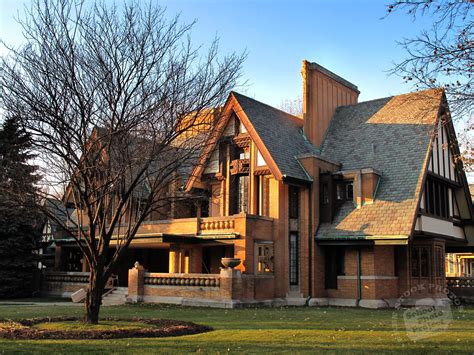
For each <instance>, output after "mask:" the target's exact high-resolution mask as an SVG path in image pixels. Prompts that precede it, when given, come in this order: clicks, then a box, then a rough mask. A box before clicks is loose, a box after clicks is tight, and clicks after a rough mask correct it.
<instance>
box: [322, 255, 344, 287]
mask: <svg viewBox="0 0 474 355" xmlns="http://www.w3.org/2000/svg"><path fill="white" fill-rule="evenodd" d="M324 256H325V287H326V289H337V277H338V276H339V275H344V273H345V270H344V268H345V265H344V259H345V249H344V248H343V247H327V248H326V250H325V254H324Z"/></svg>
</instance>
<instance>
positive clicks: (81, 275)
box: [44, 271, 89, 283]
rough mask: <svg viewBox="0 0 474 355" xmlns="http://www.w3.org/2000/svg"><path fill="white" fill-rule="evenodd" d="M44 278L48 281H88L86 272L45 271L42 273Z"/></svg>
mask: <svg viewBox="0 0 474 355" xmlns="http://www.w3.org/2000/svg"><path fill="white" fill-rule="evenodd" d="M44 280H45V281H49V282H71V283H88V282H89V273H88V272H60V271H56V272H47V273H45V274H44Z"/></svg>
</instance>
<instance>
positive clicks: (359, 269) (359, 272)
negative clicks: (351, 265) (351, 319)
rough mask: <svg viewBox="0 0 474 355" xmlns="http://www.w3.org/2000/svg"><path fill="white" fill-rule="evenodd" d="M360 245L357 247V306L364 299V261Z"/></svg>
mask: <svg viewBox="0 0 474 355" xmlns="http://www.w3.org/2000/svg"><path fill="white" fill-rule="evenodd" d="M361 259H362V258H361V252H360V247H358V248H357V301H356V306H357V307H359V304H360V301H361V300H362V277H361V276H362V262H361Z"/></svg>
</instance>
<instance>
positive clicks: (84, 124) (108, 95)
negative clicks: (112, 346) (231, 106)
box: [0, 0, 245, 323]
mask: <svg viewBox="0 0 474 355" xmlns="http://www.w3.org/2000/svg"><path fill="white" fill-rule="evenodd" d="M19 22H20V24H21V25H22V28H23V34H24V37H25V40H26V44H25V45H24V46H22V47H21V48H12V47H8V49H9V55H8V56H6V57H3V58H2V59H1V62H0V63H1V64H0V72H1V78H0V102H1V107H2V108H3V110H5V112H9V113H11V114H14V115H16V116H17V117H19V119H20V120H21V122H22V124H23V125H24V127H25V128H26V129H27V130H28V131H29V132H30V133H31V135H32V137H33V140H34V147H35V150H36V151H37V154H38V159H41V162H40V163H39V165H40V166H41V167H42V169H43V175H44V179H43V184H44V186H45V187H46V188H44V189H42V190H43V195H42V197H48V195H50V194H53V195H54V194H55V193H57V190H58V189H59V190H61V191H64V193H65V196H64V198H63V201H64V202H65V203H67V205H68V207H71V208H66V209H60V208H58V210H57V211H54V213H52V212H51V204H49V208H46V209H44V212H45V213H47V214H48V215H49V217H50V218H52V219H54V220H55V222H56V223H58V224H59V225H60V226H62V227H63V228H64V229H65V230H66V231H67V233H68V234H69V236H70V237H72V238H74V239H75V241H76V242H77V245H78V246H79V248H80V249H81V251H82V252H83V253H84V256H85V258H86V261H87V263H88V265H89V267H90V281H89V288H88V294H87V298H86V303H85V308H86V309H85V311H86V315H85V321H86V322H89V323H97V322H98V319H99V309H100V304H101V297H102V293H103V291H104V287H105V284H106V281H107V280H108V278H109V277H110V276H111V274H112V272H113V269H114V266H115V265H116V264H117V263H119V262H120V260H121V258H122V256H123V255H124V252H125V251H126V249H127V247H128V246H129V245H130V243H131V242H132V240H133V238H134V236H135V235H136V233H137V231H138V229H139V227H140V225H141V224H142V222H143V221H144V220H145V219H146V218H147V216H149V215H150V213H152V211H155V210H158V209H160V208H161V207H162V206H163V205H164V204H167V203H169V202H170V201H171V200H173V199H176V198H178V197H176V194H175V191H176V189H177V188H178V187H179V184H180V180H179V177H180V175H182V173H186V172H188V171H189V170H190V167H191V166H192V164H194V162H195V158H196V155H197V154H198V152H199V151H200V149H201V148H202V145H203V144H204V143H205V141H206V137H207V134H208V133H207V132H209V126H210V125H212V123H213V122H212V121H210V118H212V115H210V112H211V111H210V110H209V109H210V108H213V107H217V106H219V105H220V104H222V102H223V100H224V99H225V97H226V95H227V93H228V92H229V90H231V89H232V88H233V87H235V86H236V85H237V84H238V80H239V79H240V76H241V66H242V62H243V60H244V59H245V54H235V53H234V54H230V55H228V56H225V57H223V58H220V57H219V55H218V43H217V40H216V41H214V42H213V43H212V44H211V45H210V47H209V48H208V49H206V50H205V49H204V48H201V47H197V48H196V47H194V46H193V45H192V43H191V40H190V31H191V28H192V25H193V24H186V25H182V24H180V21H179V18H178V17H174V18H172V19H167V17H166V16H165V12H164V10H163V9H161V8H159V7H156V6H153V5H152V4H151V2H150V3H149V4H148V5H146V6H144V5H138V3H127V4H125V5H124V6H123V7H122V6H121V7H117V6H107V5H105V4H104V3H102V2H99V3H86V2H85V1H77V0H35V1H34V3H33V5H32V7H31V8H29V9H27V10H26V14H25V16H24V18H23V19H20V20H19ZM173 187H174V188H173ZM46 190H47V191H48V193H46V192H45V191H46ZM58 212H59V215H60V214H61V213H62V214H64V215H65V216H59V217H58ZM63 217H65V218H63ZM112 245H113V246H114V249H113V250H114V254H113V257H112V258H111V259H110V260H108V259H107V257H106V256H107V252H108V250H109V248H110V247H111V246H112Z"/></svg>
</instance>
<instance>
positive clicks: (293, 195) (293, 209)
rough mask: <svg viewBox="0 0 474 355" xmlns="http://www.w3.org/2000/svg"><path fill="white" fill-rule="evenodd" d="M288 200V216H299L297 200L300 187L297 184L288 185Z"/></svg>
mask: <svg viewBox="0 0 474 355" xmlns="http://www.w3.org/2000/svg"><path fill="white" fill-rule="evenodd" d="M288 190H289V195H290V196H289V200H290V206H289V207H290V211H289V214H290V218H298V217H299V202H300V201H299V200H300V189H299V187H297V186H293V185H290V186H289V188H288Z"/></svg>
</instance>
